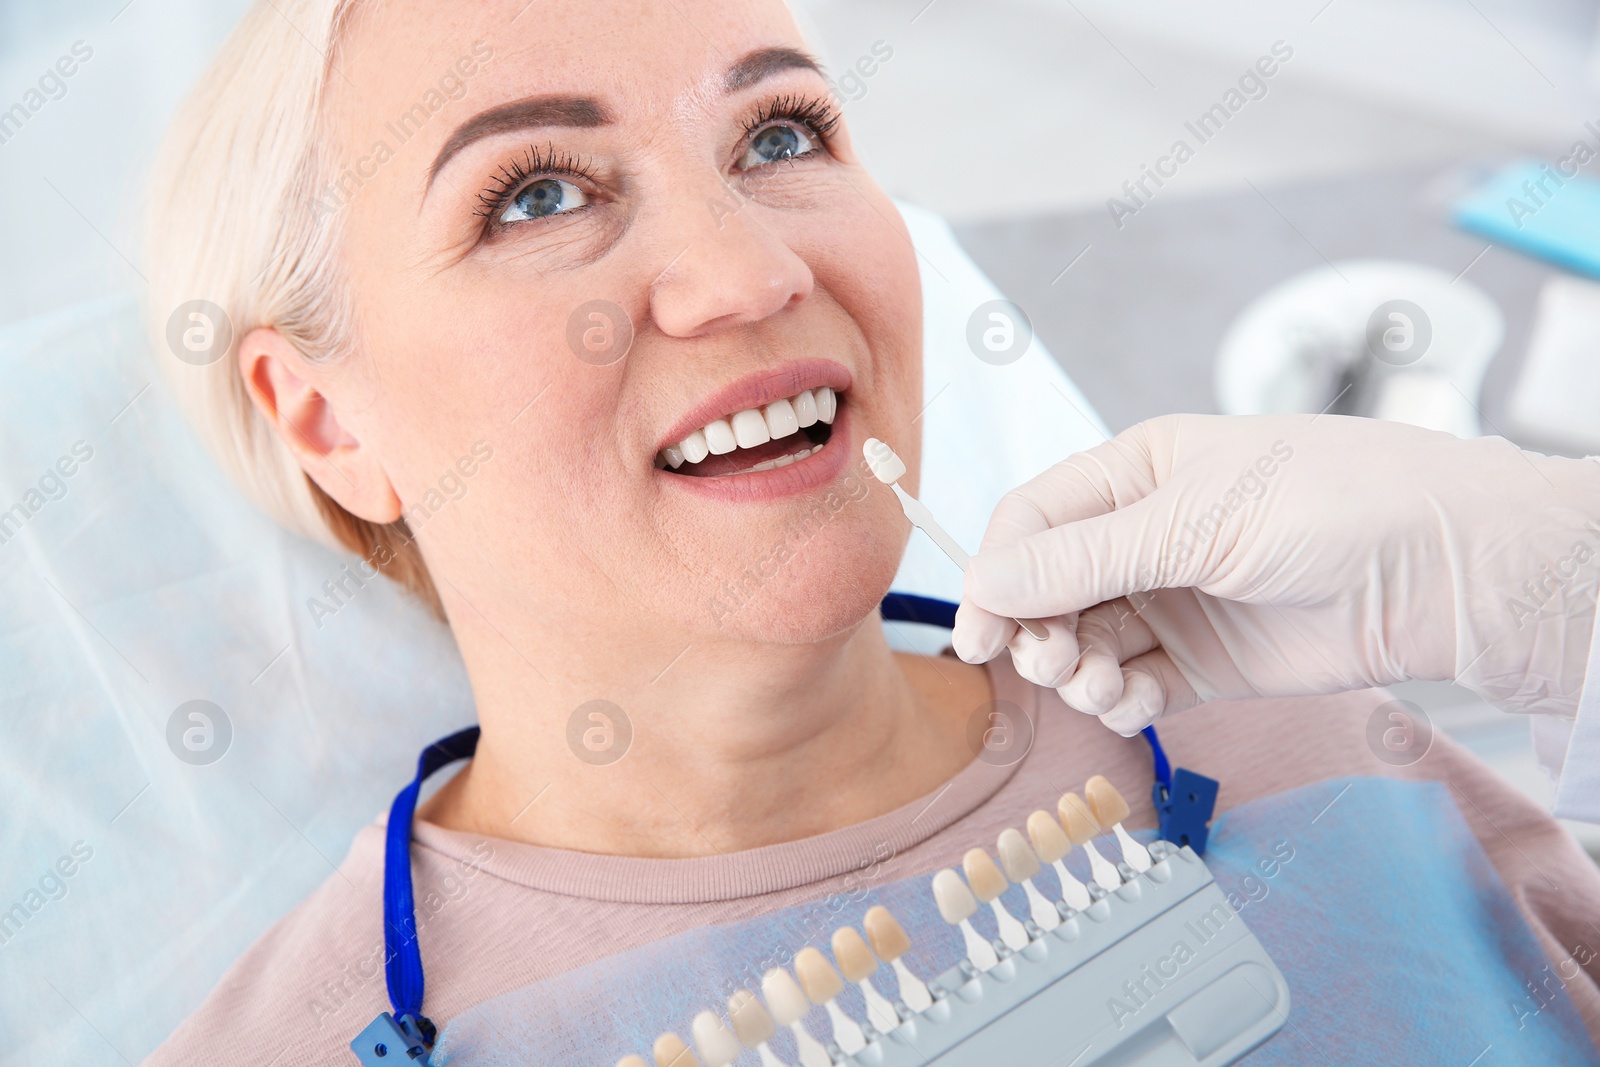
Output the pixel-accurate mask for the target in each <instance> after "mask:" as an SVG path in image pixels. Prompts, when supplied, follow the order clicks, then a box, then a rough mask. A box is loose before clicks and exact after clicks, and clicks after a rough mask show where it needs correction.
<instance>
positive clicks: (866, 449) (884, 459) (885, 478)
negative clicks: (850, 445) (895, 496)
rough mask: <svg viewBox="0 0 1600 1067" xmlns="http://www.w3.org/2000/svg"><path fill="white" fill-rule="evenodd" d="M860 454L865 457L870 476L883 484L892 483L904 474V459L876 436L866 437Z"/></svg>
mask: <svg viewBox="0 0 1600 1067" xmlns="http://www.w3.org/2000/svg"><path fill="white" fill-rule="evenodd" d="M861 454H862V456H864V457H865V458H866V461H867V467H868V469H869V470H871V471H872V476H873V477H874V478H876V479H878V481H880V482H882V483H883V484H884V485H893V484H894V483H895V482H898V481H899V480H900V479H901V478H904V477H905V476H906V464H905V460H903V459H901V458H900V457H899V456H898V455H896V454H895V450H894V449H892V448H890V447H889V446H888V445H886V444H884V443H883V442H882V441H880V440H878V439H877V438H876V437H869V438H867V440H866V442H865V443H864V444H862V446H861Z"/></svg>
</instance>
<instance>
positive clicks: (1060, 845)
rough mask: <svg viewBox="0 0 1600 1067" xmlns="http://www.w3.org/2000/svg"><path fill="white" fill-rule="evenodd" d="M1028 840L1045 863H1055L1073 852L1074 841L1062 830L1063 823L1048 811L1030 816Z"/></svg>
mask: <svg viewBox="0 0 1600 1067" xmlns="http://www.w3.org/2000/svg"><path fill="white" fill-rule="evenodd" d="M1028 840H1029V841H1031V842H1033V851H1034V852H1036V853H1037V854H1038V856H1039V858H1040V859H1041V860H1043V861H1044V862H1045V863H1054V862H1056V861H1057V860H1059V859H1061V858H1062V857H1063V856H1065V855H1066V854H1067V853H1069V852H1071V851H1072V840H1071V839H1070V838H1069V837H1067V834H1066V831H1064V830H1062V829H1061V822H1060V821H1059V820H1058V819H1057V818H1056V817H1055V816H1054V815H1051V814H1050V813H1049V812H1048V811H1036V812H1034V813H1033V814H1032V815H1030V816H1028Z"/></svg>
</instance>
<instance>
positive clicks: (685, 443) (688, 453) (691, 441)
mask: <svg viewBox="0 0 1600 1067" xmlns="http://www.w3.org/2000/svg"><path fill="white" fill-rule="evenodd" d="M678 451H679V452H682V453H683V458H684V459H685V460H687V461H688V462H690V463H699V462H700V461H701V460H703V459H705V458H706V457H707V456H709V455H711V449H710V447H709V446H708V445H707V444H706V435H705V431H704V430H696V431H695V432H694V433H692V434H690V435H689V436H688V437H685V438H684V439H683V440H682V441H679V442H678Z"/></svg>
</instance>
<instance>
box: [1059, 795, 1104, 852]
mask: <svg viewBox="0 0 1600 1067" xmlns="http://www.w3.org/2000/svg"><path fill="white" fill-rule="evenodd" d="M1058 807H1059V808H1060V811H1061V823H1062V825H1063V826H1065V827H1066V828H1067V837H1068V838H1070V839H1071V840H1072V843H1073V844H1074V845H1083V844H1087V843H1088V842H1090V841H1093V840H1094V839H1095V835H1097V834H1098V833H1099V832H1100V827H1098V826H1097V825H1095V821H1094V813H1093V812H1091V811H1090V810H1089V805H1087V804H1085V803H1084V802H1083V798H1082V797H1080V796H1079V795H1078V794H1076V793H1063V794H1061V803H1060V804H1059V805H1058Z"/></svg>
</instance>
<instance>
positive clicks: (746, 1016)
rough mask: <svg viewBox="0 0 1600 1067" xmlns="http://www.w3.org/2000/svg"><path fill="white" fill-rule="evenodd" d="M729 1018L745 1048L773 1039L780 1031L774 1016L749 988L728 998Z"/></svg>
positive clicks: (740, 1042)
mask: <svg viewBox="0 0 1600 1067" xmlns="http://www.w3.org/2000/svg"><path fill="white" fill-rule="evenodd" d="M728 1018H729V1019H731V1020H732V1021H733V1032H734V1033H735V1034H736V1035H738V1038H739V1044H741V1045H743V1046H744V1047H745V1048H755V1047H756V1046H757V1045H759V1044H761V1042H763V1041H771V1040H772V1038H773V1035H774V1034H776V1033H777V1032H778V1028H777V1027H776V1026H775V1025H773V1022H772V1016H770V1015H768V1014H767V1009H766V1008H764V1007H762V1005H761V1001H759V1000H757V999H756V995H755V994H754V993H752V992H750V990H748V989H741V990H738V991H737V992H735V993H734V994H733V996H731V997H729V998H728Z"/></svg>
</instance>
